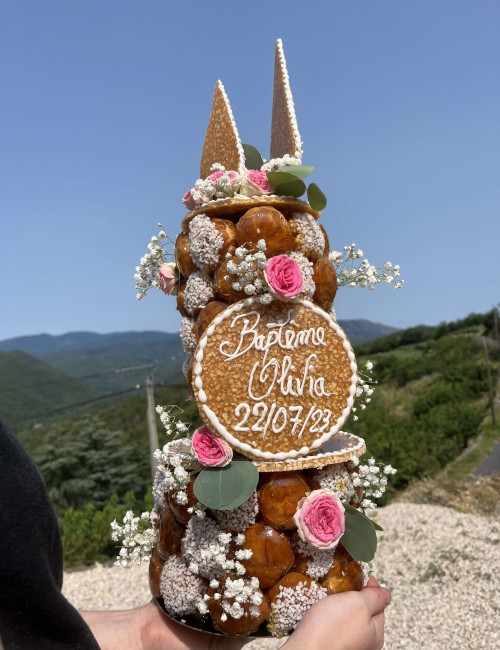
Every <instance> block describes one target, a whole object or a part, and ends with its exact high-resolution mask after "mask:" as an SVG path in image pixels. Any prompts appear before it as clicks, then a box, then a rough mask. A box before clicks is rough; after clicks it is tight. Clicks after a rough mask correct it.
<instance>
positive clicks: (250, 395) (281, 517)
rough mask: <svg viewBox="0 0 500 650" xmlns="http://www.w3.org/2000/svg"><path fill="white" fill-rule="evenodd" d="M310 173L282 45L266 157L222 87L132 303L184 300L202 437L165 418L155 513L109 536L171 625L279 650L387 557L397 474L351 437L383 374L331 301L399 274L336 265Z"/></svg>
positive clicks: (346, 258) (361, 264) (140, 270)
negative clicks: (374, 512) (384, 521)
mask: <svg viewBox="0 0 500 650" xmlns="http://www.w3.org/2000/svg"><path fill="white" fill-rule="evenodd" d="M312 171H313V168H312V167H308V166H305V165H303V164H302V142H301V138H300V134H299V130H298V126H297V120H296V116H295V109H294V104H293V99H292V95H291V91H290V85H289V78H288V72H287V68H286V62H285V57H284V53H283V46H282V43H281V41H280V40H278V42H277V44H276V57H275V74H274V96H273V109H272V133H271V150H270V159H269V160H268V161H265V160H263V159H262V157H261V155H260V153H259V152H258V151H257V149H255V148H254V147H252V146H250V145H244V144H242V143H241V141H240V137H239V134H238V130H237V128H236V123H235V120H234V117H233V114H232V111H231V108H230V105H229V101H228V98H227V95H226V93H225V90H224V87H223V86H222V84H221V82H217V85H216V89H215V94H214V97H213V106H212V113H211V116H210V121H209V124H208V129H207V134H206V139H205V144H204V147H203V153H202V158H201V172H200V179H199V180H197V181H196V183H195V185H194V187H193V188H192V189H191V190H190V191H188V192H186V194H185V195H184V197H183V203H184V205H185V207H186V208H187V210H188V212H187V214H186V216H185V217H184V219H183V220H182V222H181V225H180V228H181V232H180V233H179V235H178V236H177V238H176V240H175V242H173V241H171V240H169V238H168V237H167V234H166V232H165V231H164V230H163V227H161V224H160V227H161V231H160V232H159V233H158V235H157V236H155V237H153V238H152V239H151V242H150V244H149V246H148V248H149V252H148V253H147V254H146V255H145V256H144V257H143V258H142V259H141V263H140V266H138V267H137V269H136V276H135V279H136V286H137V288H138V290H139V294H138V298H139V299H141V298H142V297H143V296H144V295H145V293H146V292H147V290H148V289H149V288H158V289H160V290H162V291H163V292H164V293H165V294H167V295H172V296H175V297H176V300H177V309H178V310H179V312H180V313H181V315H182V322H181V327H180V336H181V340H182V345H183V348H184V352H185V354H186V359H185V363H184V372H185V375H186V378H187V382H188V385H189V390H190V392H191V399H193V400H195V401H196V404H197V407H198V409H199V414H200V417H201V420H202V421H203V425H202V426H201V427H199V428H198V429H196V430H195V431H194V432H191V431H189V428H188V426H187V425H186V424H185V423H184V422H182V419H180V420H178V421H176V420H175V418H174V415H173V411H172V410H171V409H169V408H168V407H162V406H159V407H157V411H158V413H159V415H160V419H161V421H162V423H163V424H164V426H165V428H166V431H167V435H168V438H167V440H168V442H167V444H166V445H165V446H164V447H163V448H162V449H160V450H157V452H156V454H155V456H156V460H157V463H158V465H157V472H156V477H155V480H154V485H153V497H154V508H153V510H152V511H151V512H150V513H143V515H142V516H141V517H134V515H133V513H132V512H129V513H127V515H126V516H125V519H124V522H123V524H118V523H116V522H113V524H112V528H113V539H115V540H116V541H120V540H121V541H122V548H121V550H120V554H119V556H118V560H117V563H118V564H120V565H126V564H127V563H128V562H133V561H137V562H140V561H141V560H144V559H147V560H149V562H150V565H149V577H150V588H151V592H152V595H153V596H154V597H155V598H157V599H158V602H159V603H160V605H161V606H162V608H163V609H164V611H165V613H166V614H167V615H168V616H170V617H171V618H173V619H175V620H177V621H179V622H180V623H182V624H185V625H189V626H192V627H195V628H199V629H203V630H206V631H210V632H212V633H218V634H226V635H231V636H251V635H255V634H260V635H272V636H278V637H280V636H285V635H287V634H289V633H290V632H291V631H293V629H294V628H295V627H296V626H297V624H298V623H299V621H300V619H301V618H302V616H303V615H304V613H305V612H306V611H307V609H308V608H309V607H310V606H312V605H313V604H314V603H315V602H316V601H318V600H319V599H321V598H324V597H325V596H327V595H328V594H333V593H338V592H343V591H348V590H360V589H362V588H363V586H364V584H366V581H367V579H368V574H369V571H370V563H371V561H372V560H373V557H374V554H375V549H376V543H377V539H376V528H377V525H376V524H375V523H374V522H373V521H372V520H371V519H370V518H369V517H368V516H367V515H366V512H367V511H368V510H369V508H371V507H373V506H374V500H375V499H377V498H379V497H380V496H382V493H383V492H384V490H385V486H386V485H387V480H388V476H389V475H390V474H392V473H394V471H395V470H393V468H392V467H391V466H390V465H385V466H384V465H379V464H377V463H376V462H375V461H374V460H373V459H370V460H369V461H368V462H367V463H366V464H362V463H360V457H361V456H362V455H363V454H364V453H365V451H366V446H365V442H364V440H363V439H362V438H360V437H358V436H356V435H353V434H350V433H348V432H346V431H345V430H344V428H343V427H344V424H345V423H346V421H347V420H348V418H349V417H354V418H357V415H356V411H357V410H358V411H359V410H363V409H364V408H365V407H366V405H367V403H368V402H369V401H370V396H371V393H372V392H373V385H372V383H371V381H370V371H371V368H372V364H371V363H370V362H368V363H366V364H365V366H364V367H363V369H362V371H361V369H360V370H359V371H358V367H357V364H356V358H355V355H354V352H353V349H352V346H351V344H350V343H349V340H348V338H347V336H346V334H345V332H344V331H343V330H342V328H341V327H340V326H339V325H338V323H337V318H336V314H335V310H334V307H333V304H334V299H335V295H336V292H337V287H338V285H339V286H361V287H366V288H374V286H375V285H376V284H377V283H379V282H387V283H392V284H393V285H394V286H395V287H396V288H399V287H400V286H401V284H402V281H401V280H398V276H399V267H397V266H392V264H390V263H389V262H388V263H386V265H385V266H384V267H379V268H378V267H374V266H372V265H371V264H370V263H369V262H368V260H366V259H362V258H363V253H362V251H359V250H356V248H355V245H354V244H353V245H352V246H346V247H344V250H343V251H342V252H338V251H335V250H330V245H329V241H328V235H327V233H326V231H325V229H324V228H323V226H322V225H321V224H320V223H319V221H318V220H319V217H320V214H321V211H322V210H323V209H324V208H325V206H326V198H325V196H324V194H323V193H322V191H321V190H320V188H319V187H318V186H317V185H316V184H315V183H310V184H308V185H307V182H308V180H309V179H308V177H309V175H310V174H311V172H312ZM306 179H307V180H306ZM305 196H307V200H306V199H305V198H300V197H305ZM169 242H171V244H172V251H169V250H168V245H169ZM169 255H170V257H169ZM358 260H359V261H358ZM355 400H357V402H356V404H357V406H355Z"/></svg>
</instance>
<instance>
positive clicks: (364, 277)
mask: <svg viewBox="0 0 500 650" xmlns="http://www.w3.org/2000/svg"><path fill="white" fill-rule="evenodd" d="M355 249H356V244H354V243H353V244H351V245H350V246H344V252H341V251H331V252H330V254H329V258H330V261H331V262H332V264H333V265H334V266H335V268H336V269H337V277H338V284H339V286H340V287H345V286H348V287H356V286H359V287H361V288H362V289H368V290H371V291H373V289H374V288H375V286H376V285H377V284H380V282H386V283H387V284H393V283H394V288H395V289H400V288H401V287H402V286H403V283H404V280H399V281H398V282H394V280H395V279H396V278H397V277H399V275H400V267H399V265H398V264H396V265H395V266H393V265H392V262H386V263H385V264H384V266H373V265H372V264H370V262H369V261H368V260H367V259H363V261H362V262H361V263H359V262H357V260H359V259H361V258H362V257H363V251H362V250H361V249H359V248H358V250H355ZM388 271H391V273H390V274H389V273H387V272H388Z"/></svg>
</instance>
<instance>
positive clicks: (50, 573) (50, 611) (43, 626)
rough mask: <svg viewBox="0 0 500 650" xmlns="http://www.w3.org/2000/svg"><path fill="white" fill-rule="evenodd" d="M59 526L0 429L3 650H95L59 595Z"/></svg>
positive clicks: (36, 477)
mask: <svg viewBox="0 0 500 650" xmlns="http://www.w3.org/2000/svg"><path fill="white" fill-rule="evenodd" d="M62 576H63V563H62V546H61V536H60V534H59V526H58V523H57V518H56V515H55V512H54V510H53V508H52V505H51V503H50V500H49V497H48V494H47V491H46V490H45V486H44V484H43V481H42V478H41V476H40V474H39V472H38V470H37V468H36V466H35V464H34V463H33V461H32V460H31V459H30V457H29V456H28V455H27V453H26V452H25V451H24V450H23V448H22V447H21V445H20V444H19V442H18V441H17V439H16V438H15V437H14V436H13V435H12V434H10V433H9V432H8V431H6V430H5V428H4V427H3V426H2V425H1V423H0V585H1V586H0V639H1V640H2V642H3V645H4V649H5V650H35V649H36V650H63V649H67V650H69V648H71V649H72V650H99V646H98V644H97V642H96V640H95V638H94V636H93V635H92V633H91V631H90V629H89V627H88V626H87V624H86V623H85V621H84V620H83V618H82V617H81V616H80V614H79V613H78V612H77V610H76V609H75V608H74V607H73V606H72V605H71V604H70V603H69V602H68V601H67V600H66V598H65V597H64V596H63V595H62V593H61V586H62Z"/></svg>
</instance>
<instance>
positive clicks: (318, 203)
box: [307, 183, 326, 212]
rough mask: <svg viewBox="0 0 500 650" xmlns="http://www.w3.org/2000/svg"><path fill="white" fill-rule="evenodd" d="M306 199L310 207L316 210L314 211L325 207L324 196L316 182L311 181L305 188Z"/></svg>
mask: <svg viewBox="0 0 500 650" xmlns="http://www.w3.org/2000/svg"><path fill="white" fill-rule="evenodd" d="M307 200H308V201H309V205H310V206H311V208H312V209H313V210H316V212H320V211H321V210H324V209H325V207H326V196H325V195H324V194H323V192H322V191H321V190H320V189H319V187H318V186H317V185H316V183H311V184H310V185H309V187H308V188H307Z"/></svg>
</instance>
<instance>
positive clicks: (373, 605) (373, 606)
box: [360, 587, 391, 616]
mask: <svg viewBox="0 0 500 650" xmlns="http://www.w3.org/2000/svg"><path fill="white" fill-rule="evenodd" d="M360 595H361V596H362V597H363V599H364V601H365V604H366V606H367V608H368V611H369V612H370V615H371V616H375V614H380V613H381V612H383V611H384V609H385V608H386V607H387V605H389V603H390V602H391V594H390V592H389V591H388V590H387V589H385V588H384V587H366V588H365V589H363V591H361V592H360Z"/></svg>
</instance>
